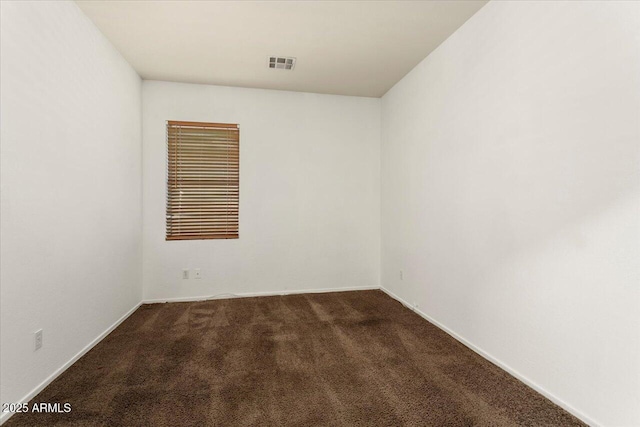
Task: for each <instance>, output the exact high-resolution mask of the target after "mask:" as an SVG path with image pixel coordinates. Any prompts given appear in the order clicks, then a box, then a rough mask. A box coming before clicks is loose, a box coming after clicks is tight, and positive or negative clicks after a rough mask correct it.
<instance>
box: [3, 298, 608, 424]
mask: <svg viewBox="0 0 640 427" xmlns="http://www.w3.org/2000/svg"><path fill="white" fill-rule="evenodd" d="M374 289H379V290H381V291H383V292H384V293H386V294H387V295H389V296H390V297H391V298H393V299H395V300H396V301H398V302H400V303H401V304H402V305H404V306H406V307H407V308H409V309H410V310H412V311H414V312H415V313H417V314H418V315H420V316H421V317H423V318H424V319H426V320H427V321H428V322H430V323H432V324H433V325H435V326H437V327H438V328H440V329H442V330H443V331H444V332H446V333H447V334H449V335H451V336H452V337H453V338H455V339H456V340H457V341H459V342H460V343H462V344H464V345H465V346H466V347H468V348H469V349H471V350H473V351H474V352H475V353H477V354H479V355H480V356H482V357H484V358H485V359H487V360H489V361H490V362H491V363H493V364H495V365H497V366H499V367H500V368H502V369H504V370H505V371H507V372H508V373H509V374H511V375H512V376H514V377H516V378H517V379H519V380H520V381H522V382H523V383H525V384H526V385H528V386H529V387H531V388H532V389H534V390H535V391H537V392H538V393H540V394H541V395H543V396H545V397H546V398H547V399H549V400H551V401H552V402H553V403H555V404H556V405H558V406H560V407H561V408H563V409H564V410H566V411H567V412H569V413H570V414H572V415H574V416H575V417H577V418H579V419H580V420H582V421H583V422H585V423H587V424H589V425H590V426H592V427H599V425H600V424H599V423H597V422H596V421H595V420H593V419H591V418H590V417H588V416H587V415H585V414H584V413H582V412H581V411H579V410H577V409H576V408H574V407H573V406H571V405H569V404H568V403H566V402H565V401H563V400H562V399H560V398H558V397H557V396H555V395H553V394H551V393H550V392H548V391H547V390H545V389H544V388H542V387H541V386H539V385H538V384H536V383H535V382H533V381H532V380H530V379H529V378H527V377H526V376H524V375H522V374H520V373H519V372H518V371H516V370H515V369H513V368H511V367H510V366H509V365H507V364H506V363H504V362H502V361H500V360H499V359H496V358H495V357H493V356H491V355H490V354H489V353H487V352H486V351H484V350H482V349H481V348H479V347H476V346H475V345H474V344H472V343H471V342H469V341H467V340H466V339H465V338H463V337H462V336H460V335H458V334H457V333H456V332H454V331H452V330H451V329H449V328H447V327H446V326H445V325H443V324H442V323H440V322H438V321H437V320H435V319H433V318H432V317H431V316H429V315H427V314H426V313H424V312H422V311H420V310H419V309H416V308H414V307H412V306H411V304H409V303H408V302H406V301H405V300H404V299H402V298H400V297H399V296H397V295H396V294H394V293H393V292H391V291H389V290H388V289H385V288H384V287H377V286H361V287H349V288H324V289H306V290H298V291H289V290H286V291H271V292H250V293H240V294H233V295H232V294H220V295H210V296H199V297H178V298H161V299H148V300H143V301H142V302H140V303H138V304H136V305H135V306H134V307H133V308H132V309H131V310H129V311H128V312H127V313H125V314H124V315H123V316H122V317H121V318H120V319H118V320H117V321H116V322H115V323H114V324H113V325H111V326H110V327H109V328H107V329H106V330H105V331H104V332H103V333H101V334H100V335H99V336H98V337H96V338H95V339H94V340H93V341H91V342H90V343H89V344H87V346H86V347H84V348H83V349H82V350H80V351H79V352H78V353H77V354H76V355H75V356H73V357H72V358H71V359H70V360H69V361H68V362H66V363H65V364H64V365H62V366H61V367H60V368H58V369H57V370H56V371H55V372H54V373H53V374H51V375H50V376H49V377H48V378H47V379H45V380H44V381H43V382H42V383H40V384H39V385H38V386H37V387H35V388H34V389H33V390H31V391H30V392H29V393H27V395H26V396H24V397H23V398H22V399H21V400H20V403H22V402H28V401H30V400H31V399H32V398H33V397H34V396H36V395H37V394H38V393H40V392H41V391H42V390H43V389H44V388H45V387H46V386H48V385H49V384H50V383H51V382H52V381H53V380H55V379H56V378H57V377H58V376H59V375H60V374H61V373H63V372H64V371H65V370H67V368H69V366H71V365H73V364H74V363H75V362H76V361H77V360H78V359H80V358H81V357H82V356H84V355H85V354H86V353H87V352H88V351H89V350H91V349H92V348H93V347H94V346H95V345H96V344H98V343H99V342H100V341H102V339H104V337H106V336H107V335H109V334H110V333H111V332H112V331H113V330H114V329H115V328H117V327H118V326H119V325H120V324H121V323H122V322H124V321H125V320H126V319H127V318H128V317H129V316H130V315H131V314H133V312H135V311H136V310H137V309H138V307H140V306H141V305H142V304H155V303H164V302H190V301H206V300H211V299H222V298H248V297H259V296H276V295H293V294H309V293H326V292H346V291H363V290H374ZM16 403H19V402H16ZM12 415H13V413H10V412H5V413H2V414H1V415H0V425H2V424H4V423H5V422H6V421H7V420H8V419H9V418H10V417H11V416H12Z"/></svg>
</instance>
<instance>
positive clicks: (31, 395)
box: [0, 302, 142, 425]
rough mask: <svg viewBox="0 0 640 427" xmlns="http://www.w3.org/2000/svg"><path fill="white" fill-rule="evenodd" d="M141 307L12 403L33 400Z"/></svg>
mask: <svg viewBox="0 0 640 427" xmlns="http://www.w3.org/2000/svg"><path fill="white" fill-rule="evenodd" d="M141 305H142V303H141V302H139V303H137V304H136V305H135V306H133V308H132V309H131V310H129V311H128V312H126V313H125V314H124V315H123V316H122V317H121V318H119V319H118V320H116V321H115V323H114V324H113V325H111V326H109V327H108V328H107V329H106V330H105V331H104V332H103V333H101V334H100V335H98V336H97V337H96V338H95V339H94V340H93V341H91V342H90V343H89V344H87V345H86V346H85V347H84V348H83V349H82V350H80V351H79V352H78V353H76V355H75V356H73V357H72V358H71V359H69V361H67V362H66V363H65V364H64V365H62V366H61V367H59V368H58V369H56V371H55V372H54V373H53V374H51V375H49V377H47V379H45V380H44V381H42V382H41V383H40V384H39V385H38V386H36V388H34V389H33V390H31V391H30V392H29V393H27V395H26V396H24V397H23V398H22V399H20V401H18V402H14V403H27V402H29V401H30V400H31V399H33V398H34V397H35V396H36V395H37V394H38V393H40V392H41V391H42V390H44V388H45V387H46V386H48V385H49V384H51V382H52V381H53V380H55V379H56V378H58V376H59V375H60V374H61V373H63V372H64V371H66V370H67V369H68V368H69V366H71V365H73V364H74V363H75V362H76V361H77V360H78V359H80V358H81V357H82V356H84V355H85V354H86V353H87V352H88V351H89V350H91V349H92V348H93V347H95V345H96V344H98V343H99V342H100V341H102V340H103V339H104V337H106V336H107V335H109V334H110V333H111V332H112V331H113V330H114V329H115V328H117V327H118V326H119V325H120V324H121V323H122V322H124V321H125V320H126V319H127V318H128V317H129V316H131V315H132V314H133V312H134V311H136V310H137V309H138V307H140V306H141ZM13 414H14V413H13V412H3V413H2V414H1V415H0V425H2V424H4V423H5V422H6V421H7V420H8V419H9V418H11V416H12V415H13Z"/></svg>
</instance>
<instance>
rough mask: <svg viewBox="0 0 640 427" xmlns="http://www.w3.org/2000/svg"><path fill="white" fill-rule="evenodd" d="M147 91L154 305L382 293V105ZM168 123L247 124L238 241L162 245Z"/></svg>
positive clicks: (165, 88) (224, 91) (208, 90)
mask: <svg viewBox="0 0 640 427" xmlns="http://www.w3.org/2000/svg"><path fill="white" fill-rule="evenodd" d="M142 93H143V134H144V137H143V158H144V163H143V188H144V190H143V194H144V196H143V200H144V202H143V212H144V213H143V215H144V220H143V224H144V226H143V242H144V272H143V276H144V296H145V299H169V298H189V297H198V296H209V295H216V294H221V293H234V294H242V293H259V292H280V291H302V290H309V289H327V288H346V287H376V286H379V271H380V269H379V267H380V264H379V263H380V232H379V230H380V216H379V201H380V99H374V98H356V97H344V96H334V95H318V94H309V93H296V92H280V91H269V90H257V89H239V88H230V87H218V86H205V85H190V84H178V83H164V82H156V81H144V83H143V91H142ZM167 120H187V121H206V122H222V123H239V124H240V238H239V239H238V240H199V241H169V242H167V241H165V200H166V196H165V191H166V170H165V169H166V131H165V126H166V125H165V122H166V121H167ZM183 268H190V269H193V268H200V269H201V271H202V279H200V280H197V279H190V280H182V278H181V275H182V269H183Z"/></svg>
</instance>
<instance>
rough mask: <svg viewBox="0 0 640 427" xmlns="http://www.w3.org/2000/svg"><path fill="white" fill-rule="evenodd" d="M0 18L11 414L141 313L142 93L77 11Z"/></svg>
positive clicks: (5, 395) (8, 13)
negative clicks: (136, 310) (121, 322)
mask: <svg viewBox="0 0 640 427" xmlns="http://www.w3.org/2000/svg"><path fill="white" fill-rule="evenodd" d="M0 8H1V10H0V14H1V22H0V28H1V31H2V32H1V37H0V38H1V45H0V49H1V51H2V65H1V67H2V68H1V86H0V91H1V93H2V104H1V107H0V108H1V111H2V112H1V118H0V120H1V122H2V130H1V139H2V145H1V153H0V154H1V158H2V160H1V162H2V163H1V165H0V166H1V172H0V173H1V175H0V180H1V183H2V190H1V192H2V196H1V197H2V199H1V205H2V208H1V209H2V210H1V220H0V232H1V234H2V240H1V265H0V270H1V273H0V280H1V281H2V291H1V306H0V308H1V310H0V311H1V314H0V325H1V328H2V329H1V335H2V338H1V343H2V345H1V347H2V350H1V354H0V358H1V360H2V367H1V369H2V370H1V372H0V377H1V378H2V386H1V393H0V401H1V402H18V401H19V400H20V399H22V398H23V397H25V396H26V395H27V394H28V393H30V392H31V391H32V390H34V389H35V388H36V387H37V386H38V385H39V384H41V383H42V382H43V381H45V380H46V379H47V378H48V377H49V376H50V375H52V374H53V373H54V372H56V371H57V370H58V369H60V368H61V367H62V366H63V365H64V364H65V363H67V362H68V361H69V360H70V359H72V357H73V356H74V355H76V354H77V353H78V352H79V351H81V350H82V349H83V348H84V347H85V346H87V345H88V344H89V343H91V342H92V341H93V340H94V339H96V337H98V336H99V335H100V334H101V333H102V332H104V331H105V330H106V329H107V328H109V327H110V326H111V325H112V324H113V323H114V322H116V321H117V320H118V319H119V318H120V317H122V316H123V315H124V314H125V313H127V312H128V311H129V310H130V309H131V308H133V307H134V306H135V305H136V304H137V303H139V302H140V300H141V297H142V278H141V276H142V269H141V263H142V247H141V236H140V235H141V220H142V216H141V175H142V172H141V111H140V105H141V101H140V98H141V95H140V91H141V81H140V78H139V77H138V75H137V74H136V73H135V71H134V70H133V69H132V68H131V67H130V66H129V65H128V64H127V62H126V61H125V60H124V59H123V58H122V57H121V56H120V54H119V53H118V52H117V51H116V50H115V49H114V48H113V47H112V46H111V45H110V44H109V42H108V41H107V40H106V39H105V38H104V37H103V36H102V34H101V33H100V32H99V31H98V30H97V29H96V28H95V26H94V25H93V24H92V23H91V21H89V19H88V18H87V17H86V16H85V15H84V14H83V13H82V12H81V11H80V9H79V8H78V7H77V6H76V4H75V3H73V2H2V3H1V6H0ZM41 328H42V329H43V341H44V345H43V347H42V348H41V349H40V350H38V351H37V352H34V335H33V332H34V331H36V330H37V329H41ZM3 415H6V414H3Z"/></svg>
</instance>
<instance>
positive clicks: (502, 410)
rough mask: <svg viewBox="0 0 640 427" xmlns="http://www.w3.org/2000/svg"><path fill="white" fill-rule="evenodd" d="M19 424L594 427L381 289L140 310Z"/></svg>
mask: <svg viewBox="0 0 640 427" xmlns="http://www.w3.org/2000/svg"><path fill="white" fill-rule="evenodd" d="M34 402H61V403H64V402H69V403H71V405H72V412H71V413H69V414H16V415H14V416H13V417H12V418H11V419H10V420H9V421H8V422H7V424H6V426H7V427H14V426H52V425H73V426H96V425H100V426H317V425H320V426H474V425H482V426H513V425H523V426H560V425H562V426H569V425H571V426H573V425H583V424H581V423H580V422H579V421H578V420H577V419H576V418H574V417H572V416H571V415H569V414H568V413H567V412H565V411H564V410H562V409H560V408H559V407H557V406H555V405H554V404H553V403H551V402H550V401H549V400H547V399H545V398H544V397H542V396H541V395H539V394H537V393H536V392H535V391H533V390H532V389H530V388H529V387H527V386H526V385H524V384H523V383H521V382H519V381H518V380H516V379H515V378H513V377H511V376H510V375H509V374H507V373H506V372H504V371H503V370H501V369H500V368H498V367H496V366H495V365H493V364H491V363H489V362H488V361H486V360H485V359H483V358H482V357H480V356H478V355H477V354H475V353H473V352H472V351H471V350H469V349H467V348H466V347H464V346H463V345H462V344H460V343H458V342H457V341H455V340H454V339H453V338H451V337H450V336H449V335H447V334H446V333H444V332H442V331H441V330H440V329H438V328H437V327H435V326H433V325H432V324H430V323H429V322H427V321H426V320H424V319H422V318H421V317H419V316H418V315H416V314H415V313H413V312H412V311H410V310H408V309H406V308H405V307H403V306H402V305H401V304H399V303H398V302H396V301H394V300H393V299H391V298H389V297H388V296H387V295H385V294H384V293H382V292H381V291H360V292H340V293H326V294H307V295H290V296H277V297H260V298H243V299H227V300H215V301H204V302H193V303H171V304H154V305H144V306H142V307H140V309H138V310H137V311H136V312H135V313H134V314H133V315H132V316H131V317H129V319H127V320H126V321H125V322H124V323H123V324H122V325H120V326H119V327H118V328H117V329H116V330H115V331H113V332H112V333H111V334H110V335H109V336H108V337H106V338H105V339H104V340H103V341H102V342H100V343H99V344H98V345H97V346H96V347H95V348H94V349H92V350H91V351H90V352H89V353H87V354H86V355H85V356H84V357H82V358H81V359H80V360H79V361H78V362H77V363H75V364H74V365H73V366H72V367H70V368H69V369H68V370H67V371H66V372H65V373H64V374H62V375H61V376H60V377H59V378H58V379H56V380H55V381H54V382H53V383H51V385H49V386H48V387H47V388H46V389H45V390H43V391H42V392H41V393H40V394H39V395H38V396H37V397H36V398H35V399H34V400H33V401H32V402H31V403H30V406H31V405H33V403H34Z"/></svg>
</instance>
